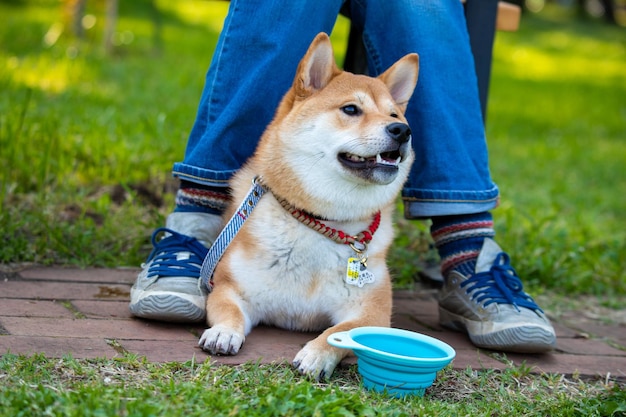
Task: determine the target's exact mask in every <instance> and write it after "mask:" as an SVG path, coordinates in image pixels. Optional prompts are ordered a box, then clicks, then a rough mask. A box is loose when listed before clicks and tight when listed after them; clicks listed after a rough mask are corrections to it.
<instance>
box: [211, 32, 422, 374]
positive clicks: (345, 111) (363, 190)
mask: <svg viewBox="0 0 626 417" xmlns="http://www.w3.org/2000/svg"><path fill="white" fill-rule="evenodd" d="M417 76H418V56H417V54H409V55H406V56H405V57H403V58H401V59H400V60H398V61H397V62H396V63H395V64H394V65H393V66H391V67H390V68H389V69H388V70H386V71H385V72H384V73H383V74H381V75H380V76H379V77H377V78H372V77H367V76H364V75H354V74H351V73H348V72H344V71H341V70H340V69H339V68H338V67H337V66H336V64H335V61H334V56H333V50H332V46H331V43H330V40H329V38H328V36H327V35H326V34H324V33H320V34H319V35H317V37H316V38H315V39H314V40H313V42H312V44H311V46H310V47H309V49H308V51H307V53H306V55H305V56H304V58H303V59H302V61H301V62H300V64H299V66H298V69H297V72H296V76H295V80H294V82H293V85H292V87H291V89H290V90H289V91H288V92H287V93H286V95H285V96H284V97H283V99H282V101H281V103H280V105H279V107H278V110H277V112H276V115H275V117H274V120H273V121H272V122H271V124H270V125H269V126H268V128H267V130H266V131H265V133H264V134H263V136H262V138H261V140H260V142H259V145H258V148H257V150H256V151H255V153H254V155H253V156H252V157H251V158H250V160H249V161H248V162H247V163H246V164H245V165H244V166H243V167H242V168H241V170H240V171H238V173H237V174H236V175H235V177H234V178H233V180H232V182H231V187H232V193H233V205H232V207H231V208H230V210H229V212H228V213H226V216H228V217H230V216H232V214H233V213H234V212H235V211H236V209H237V206H238V204H239V203H240V202H241V201H242V200H244V199H245V198H246V195H247V192H248V190H249V189H250V184H251V182H252V181H253V180H255V179H256V180H255V181H258V182H259V183H260V184H261V185H262V186H263V188H264V189H265V190H266V193H265V194H264V195H263V197H262V198H261V199H260V201H259V202H258V204H257V205H256V207H255V209H254V213H251V214H250V216H249V218H248V219H247V221H246V222H245V223H244V224H243V226H242V227H241V229H240V230H239V231H238V233H237V235H236V236H235V237H234V239H233V240H232V242H231V244H230V246H229V247H228V249H227V250H226V252H225V253H224V255H223V257H222V258H221V261H220V262H219V264H217V267H216V269H215V272H214V275H213V282H214V288H213V291H212V292H211V294H209V296H208V299H207V321H208V324H209V326H210V328H209V329H208V330H206V331H205V332H204V333H203V335H202V336H201V338H200V341H199V345H200V346H201V347H202V348H203V349H204V350H206V351H208V352H210V353H211V354H224V355H234V354H237V352H238V351H239V349H240V348H241V346H242V345H243V343H244V339H245V337H246V335H247V334H248V333H249V332H250V331H251V329H252V328H253V327H254V326H256V325H258V324H267V325H273V326H277V327H281V328H285V329H290V330H298V331H316V332H317V331H323V332H322V333H321V334H320V335H319V336H318V337H317V338H315V339H313V340H311V341H310V342H308V343H307V344H306V345H305V346H304V347H303V348H302V350H301V351H300V352H299V353H298V354H297V355H296V357H295V359H294V361H293V364H294V366H295V367H296V368H297V369H298V370H299V371H300V372H301V373H303V374H305V375H309V376H311V377H313V378H316V379H322V378H326V377H329V376H330V375H331V374H332V372H333V370H334V368H335V367H336V365H337V364H338V363H339V362H340V361H341V359H342V358H343V357H344V356H346V355H347V354H348V353H350V351H348V350H345V349H339V348H335V347H332V346H330V345H329V344H328V343H327V342H326V339H327V337H328V336H329V335H330V334H332V333H334V332H337V331H345V330H349V329H352V328H355V327H360V326H389V325H390V317H391V303H392V292H391V280H390V276H389V272H388V269H387V265H386V254H387V250H388V248H389V246H390V244H391V243H392V238H393V229H392V210H393V208H394V203H395V200H396V197H397V195H398V193H399V192H400V190H401V188H402V186H403V184H404V182H405V181H406V179H407V176H408V173H409V169H410V166H411V163H412V162H413V159H414V156H413V151H412V148H411V131H410V129H409V126H408V125H407V122H406V119H405V118H404V111H405V109H406V106H407V103H408V101H409V99H410V97H411V95H412V94H413V90H414V88H415V85H416V83H417Z"/></svg>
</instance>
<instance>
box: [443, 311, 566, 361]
mask: <svg viewBox="0 0 626 417" xmlns="http://www.w3.org/2000/svg"><path fill="white" fill-rule="evenodd" d="M439 322H440V324H441V325H442V326H444V327H447V328H449V329H452V330H456V331H461V332H465V333H467V334H468V336H469V338H470V340H471V341H472V343H473V344H474V345H475V346H477V347H480V348H485V349H490V350H498V351H504V352H515V353H543V352H549V351H551V350H552V349H554V347H555V345H556V336H555V334H554V332H553V331H552V330H551V329H549V328H546V327H544V326H541V325H538V324H528V325H522V326H516V327H509V328H503V329H502V330H498V331H494V332H490V333H484V334H481V333H480V332H478V331H475V329H478V328H479V327H480V326H481V324H482V323H480V322H476V321H472V320H468V319H466V318H465V317H463V316H460V315H458V314H454V313H451V312H449V311H447V310H445V309H443V308H439Z"/></svg>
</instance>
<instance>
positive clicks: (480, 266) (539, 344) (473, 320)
mask: <svg viewBox="0 0 626 417" xmlns="http://www.w3.org/2000/svg"><path fill="white" fill-rule="evenodd" d="M475 272H476V273H475V274H474V275H471V276H464V275H462V274H461V273H459V272H457V271H455V270H453V271H452V272H450V273H449V274H448V276H447V277H446V279H445V282H444V285H443V287H442V289H441V293H440V298H439V321H440V323H441V324H442V325H443V326H445V327H448V328H451V329H454V330H460V331H465V332H467V334H468V335H469V337H470V340H471V341H472V343H473V344H474V345H476V346H478V347H481V348H487V349H492V350H498V351H504V352H522V353H540V352H546V351H549V350H552V349H553V348H554V346H555V345H556V334H555V332H554V328H553V327H552V325H551V324H550V321H549V320H548V318H547V317H546V315H545V314H544V312H543V311H542V310H541V309H540V308H539V306H537V304H536V303H535V302H534V301H533V299H532V298H531V297H530V296H529V295H528V294H526V293H525V292H524V291H523V289H522V282H521V280H520V279H519V277H518V276H517V274H516V273H515V270H514V269H513V267H511V265H510V263H509V256H508V255H507V254H506V253H504V252H503V251H502V249H500V247H499V246H498V244H497V243H496V242H495V241H493V240H492V239H489V238H486V239H485V243H484V244H483V247H482V249H481V251H480V254H479V256H478V259H477V261H476V270H475Z"/></svg>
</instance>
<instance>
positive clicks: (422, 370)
mask: <svg viewBox="0 0 626 417" xmlns="http://www.w3.org/2000/svg"><path fill="white" fill-rule="evenodd" d="M327 340H328V343H329V344H330V345H332V346H336V347H339V348H344V349H352V351H353V352H354V354H355V355H356V357H357V367H358V370H359V373H360V374H361V376H362V377H363V385H364V386H365V387H366V388H367V389H370V390H374V391H379V392H382V391H386V392H387V393H388V394H389V395H392V396H395V397H404V396H406V395H424V390H425V389H426V388H428V387H429V386H431V385H432V384H433V382H434V381H435V378H436V377H437V372H438V371H440V370H441V369H443V368H445V367H446V366H447V365H448V364H449V363H450V362H452V359H454V357H455V356H456V352H455V351H454V349H453V348H452V347H451V346H450V345H448V344H447V343H444V342H442V341H441V340H438V339H435V338H434V337H430V336H426V335H424V334H421V333H415V332H411V331H408V330H402V329H393V328H388V327H357V328H355V329H352V330H349V331H346V332H338V333H333V334H331V335H330V336H328V339H327Z"/></svg>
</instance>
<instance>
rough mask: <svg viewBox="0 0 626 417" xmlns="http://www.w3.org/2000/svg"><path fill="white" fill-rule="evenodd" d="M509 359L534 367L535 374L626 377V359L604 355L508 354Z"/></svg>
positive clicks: (518, 363) (517, 363)
mask: <svg viewBox="0 0 626 417" xmlns="http://www.w3.org/2000/svg"><path fill="white" fill-rule="evenodd" d="M507 358H508V359H510V360H512V361H513V362H514V363H515V364H516V365H521V364H522V363H524V362H525V363H526V365H530V366H533V367H534V368H535V369H534V372H542V373H557V374H566V375H571V374H575V373H578V374H580V375H588V376H600V377H606V375H607V374H609V373H610V374H611V375H613V376H621V377H622V378H623V376H624V375H626V357H623V356H602V355H571V354H565V353H564V354H543V355H521V354H508V355H507Z"/></svg>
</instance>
